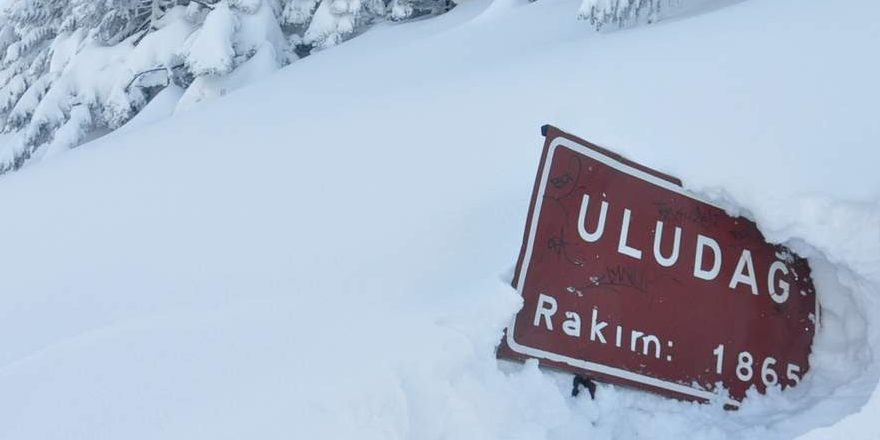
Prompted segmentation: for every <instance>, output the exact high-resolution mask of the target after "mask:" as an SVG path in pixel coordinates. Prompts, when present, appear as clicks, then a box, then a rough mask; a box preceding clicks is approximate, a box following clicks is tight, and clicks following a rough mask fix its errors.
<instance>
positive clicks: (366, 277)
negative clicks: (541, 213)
mask: <svg viewBox="0 0 880 440" xmlns="http://www.w3.org/2000/svg"><path fill="white" fill-rule="evenodd" d="M578 2H579V0H540V1H538V2H535V3H527V2H526V1H523V0H495V1H494V2H491V3H490V2H488V1H487V0H468V1H465V2H463V3H461V4H460V5H459V6H458V7H457V8H455V9H454V10H453V11H452V12H450V13H448V14H446V15H443V16H441V17H439V18H435V19H431V20H424V21H420V22H415V23H411V24H405V25H385V26H381V27H379V28H378V29H375V30H374V31H372V32H370V33H368V34H365V35H363V36H361V37H359V38H357V39H354V40H352V41H350V42H348V43H345V44H343V45H340V46H339V47H337V48H334V49H332V50H327V51H323V52H321V53H319V54H317V55H314V56H311V57H308V58H306V59H304V60H302V61H299V62H296V63H294V64H293V65H291V66H290V67H288V68H285V69H283V70H281V71H280V72H279V73H276V74H272V75H269V76H268V77H267V78H266V79H264V80H263V81H261V82H260V83H259V84H257V85H254V86H250V87H246V88H243V89H239V90H237V91H235V92H232V93H229V94H228V95H226V96H224V97H223V98H222V99H218V100H215V101H212V102H210V103H206V104H205V105H200V106H197V107H195V108H193V109H191V110H190V111H188V112H184V113H178V114H176V115H175V116H174V117H172V118H167V119H164V120H163V121H161V122H154V121H155V120H158V119H162V117H163V115H170V114H171V113H172V111H173V108H172V105H173V102H174V99H165V98H164V97H163V98H162V99H164V101H156V102H155V104H153V109H152V110H151V112H150V116H149V117H148V118H147V117H145V118H144V119H143V120H142V121H139V122H137V123H133V125H132V126H130V127H129V128H128V129H124V130H121V131H120V132H118V133H116V134H113V135H110V136H106V137H104V138H101V139H98V140H96V141H93V142H91V143H88V144H86V145H85V146H83V147H81V148H78V149H76V150H74V151H73V152H70V153H65V154H59V155H56V156H54V157H52V159H51V160H47V161H44V162H43V163H41V164H40V165H39V166H33V167H28V168H27V169H24V170H23V171H21V172H18V173H13V174H11V175H8V176H6V177H4V178H2V179H0V200H2V203H3V216H2V217H0V229H2V230H3V231H4V236H3V240H2V248H0V249H2V251H0V274H2V279H3V281H4V282H3V285H2V289H0V347H2V348H3V349H2V350H0V390H2V392H0V439H10V440H12V439H14V440H28V439H121V438H124V439H131V440H136V439H157V438H162V439H166V438H180V439H212V440H217V439H244V438H247V439H276V438H277V439H281V438H302V439H355V438H357V439H556V440H566V439H583V438H590V439H681V438H690V439H756V438H761V439H783V438H796V437H799V436H803V438H805V439H841V438H846V439H848V440H855V439H873V438H877V436H878V435H880V434H878V433H880V419H878V417H877V415H878V414H880V392H878V391H877V382H878V371H880V358H878V355H877V354H876V353H877V350H878V349H880V328H878V324H880V302H878V299H880V177H878V175H877V173H876V167H877V164H878V163H880V148H878V144H880V123H878V117H877V115H878V112H877V103H878V101H880V99H878V98H880V82H878V81H877V78H880V61H878V58H877V57H876V56H875V52H876V48H877V47H878V43H880V26H877V25H876V22H875V20H876V17H877V16H880V3H878V2H876V1H875V0H852V1H851V2H848V3H847V7H846V8H832V7H828V5H827V2H825V1H821V0H797V1H795V0H774V1H770V0H751V1H747V2H743V3H738V4H735V5H733V6H730V7H727V8H723V9H718V10H714V11H711V12H709V13H705V14H702V15H696V16H692V17H688V18H685V19H679V20H675V21H669V22H665V23H661V24H659V25H654V26H648V27H641V28H635V29H631V30H627V31H623V32H614V33H608V34H598V35H597V34H594V33H592V32H591V31H590V30H589V28H588V26H586V25H585V23H583V22H578V21H576V20H575V19H574V13H573V11H576V10H577V7H578ZM353 72H356V75H353V74H352V73H353ZM168 93H171V94H172V95H173V94H179V93H180V91H179V90H178V91H170V92H168ZM169 96H170V95H169ZM160 97H161V96H160ZM171 98H173V96H171ZM157 99H159V98H157ZM543 123H554V124H555V125H557V126H559V127H561V128H563V129H565V130H568V131H571V132H573V133H575V134H577V135H580V136H582V137H585V138H587V139H589V140H591V141H594V142H596V143H598V144H600V145H603V146H606V147H608V148H611V149H613V150H616V151H618V152H620V153H623V154H624V155H626V156H628V157H630V158H632V159H634V160H637V161H639V162H641V163H644V164H646V165H649V166H651V167H654V168H657V169H659V170H662V171H665V172H668V173H670V174H674V175H677V176H679V177H681V178H683V180H684V182H685V185H686V186H687V187H688V188H690V189H691V190H693V191H695V192H699V193H700V194H702V195H704V196H708V197H711V198H713V199H715V200H717V201H718V202H719V203H722V204H723V205H724V206H727V207H729V209H730V211H731V212H732V213H740V214H744V215H747V216H749V217H751V218H753V219H754V220H755V221H756V222H757V223H758V225H759V227H760V228H761V230H762V231H763V232H764V233H765V235H766V236H767V237H768V238H769V239H770V240H772V241H775V242H782V243H785V244H787V245H789V246H791V247H793V248H794V249H796V250H797V251H799V252H800V253H802V254H804V255H805V256H808V257H809V258H810V261H811V264H812V266H813V269H814V278H815V281H816V284H817V288H818V291H819V295H820V301H821V303H822V306H823V314H822V327H821V329H820V332H819V334H818V336H817V340H816V345H815V347H814V354H813V357H812V359H811V363H812V370H811V372H810V373H809V374H807V376H806V377H805V379H804V382H803V383H802V384H801V385H800V386H799V387H797V388H794V389H792V390H789V391H785V392H782V393H778V392H777V393H774V394H772V395H768V396H751V397H749V398H748V399H747V400H746V402H745V404H744V406H743V408H742V409H740V410H739V411H725V410H724V409H722V408H721V407H720V406H719V405H700V404H695V403H684V402H678V401H673V400H668V399H665V398H662V397H658V396H655V395H651V394H645V393H641V392H637V391H633V390H629V389H625V388H621V387H615V386H610V385H600V389H599V390H598V396H597V397H598V399H597V400H596V401H591V400H589V399H587V398H583V397H581V398H572V397H570V396H569V391H570V388H569V386H570V376H567V375H564V374H560V373H554V372H549V371H541V370H539V369H538V368H537V367H536V365H535V364H534V363H527V364H526V365H525V366H521V365H519V364H514V363H508V362H499V361H497V360H496V359H495V355H494V347H495V344H496V343H497V342H498V340H499V339H500V337H501V334H502V330H503V328H504V327H505V325H506V324H507V323H508V322H509V320H510V318H511V316H512V314H513V313H515V311H516V310H517V309H518V307H519V304H520V301H519V298H518V296H517V295H516V293H515V291H514V290H513V289H512V288H510V287H509V285H508V282H509V278H510V274H511V272H512V267H513V265H514V262H515V259H516V256H517V252H518V249H519V246H520V241H521V238H522V228H523V225H524V222H525V215H526V210H527V207H528V199H529V196H530V193H531V188H532V184H533V179H534V175H535V169H536V167H537V162H538V157H539V154H540V147H541V144H542V138H541V137H540V136H539V131H538V128H539V127H540V125H541V124H543Z"/></svg>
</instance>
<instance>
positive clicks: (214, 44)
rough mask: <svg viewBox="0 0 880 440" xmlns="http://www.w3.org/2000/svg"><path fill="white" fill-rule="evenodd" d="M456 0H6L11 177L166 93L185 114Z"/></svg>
mask: <svg viewBox="0 0 880 440" xmlns="http://www.w3.org/2000/svg"><path fill="white" fill-rule="evenodd" d="M452 6H454V3H452V0H6V8H5V9H4V10H3V11H0V126H2V129H3V131H5V132H12V133H15V136H14V137H13V138H12V139H13V140H12V141H11V142H10V144H9V145H7V147H6V148H4V150H3V151H2V154H0V174H3V173H5V172H7V171H10V170H15V169H18V168H20V167H21V166H23V165H25V164H26V163H28V162H29V161H31V160H33V159H35V158H39V157H42V156H45V155H50V154H54V153H55V152H57V151H62V150H64V149H68V148H73V147H75V146H77V145H79V144H81V143H82V142H84V141H85V140H86V139H89V138H91V137H94V136H95V135H96V134H98V133H104V132H106V131H108V130H112V129H115V128H117V127H119V126H121V125H122V124H124V123H125V122H127V121H128V120H129V119H131V118H132V117H133V116H134V115H135V114H137V113H138V112H139V111H140V110H141V109H142V108H143V107H144V106H145V105H147V103H148V102H149V101H150V100H151V99H152V98H153V97H154V96H156V95H157V94H158V93H159V92H160V91H161V90H164V89H166V88H169V87H171V88H177V89H179V90H180V92H179V93H177V95H176V96H179V100H178V104H177V111H184V110H187V109H189V108H191V107H192V106H194V105H196V104H197V103H199V102H201V101H204V100H206V99H211V98H214V97H217V96H221V95H223V94H225V93H227V92H228V91H230V90H233V89H236V88H238V87H241V86H242V85H244V84H246V83H248V82H251V81H253V80H255V79H257V78H259V77H261V76H264V75H266V74H268V73H270V72H272V71H275V70H277V69H278V68H280V67H281V66H283V65H285V64H288V63H290V62H291V61H294V60H296V59H297V58H298V55H300V56H302V55H308V53H310V52H311V51H312V50H313V49H315V50H320V49H325V48H328V47H330V46H333V45H335V44H338V43H340V42H342V41H344V40H346V39H348V38H351V37H353V36H355V35H358V34H360V33H362V32H364V31H365V30H366V29H367V28H368V27H369V26H371V25H372V24H374V23H376V22H379V21H383V20H388V21H399V20H404V19H406V18H410V17H417V16H422V15H426V14H439V13H442V12H445V11H447V10H448V9H450V8H451V7H452Z"/></svg>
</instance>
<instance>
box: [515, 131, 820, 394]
mask: <svg viewBox="0 0 880 440" xmlns="http://www.w3.org/2000/svg"><path fill="white" fill-rule="evenodd" d="M545 136H546V139H545V143H544V152H543V155H542V158H541V164H540V167H539V168H538V176H537V179H536V182H535V189H534V191H533V193H532V201H531V207H530V210H529V216H528V220H527V224H526V231H525V235H524V239H523V246H522V250H521V252H520V257H519V263H518V264H517V272H516V275H515V278H514V282H513V283H514V286H515V287H516V288H517V290H518V291H519V293H520V294H521V295H522V296H523V300H524V305H523V308H522V310H521V311H520V312H519V313H518V314H517V315H516V317H515V318H514V321H513V323H512V324H511V325H510V327H508V329H507V334H506V337H505V339H504V341H503V343H502V345H501V348H500V349H499V355H500V356H503V357H509V358H517V359H524V358H536V359H539V360H540V362H541V363H542V364H544V365H549V366H553V367H557V368H561V369H564V370H567V371H571V372H574V373H577V374H582V375H586V376H590V377H594V378H599V379H602V380H607V381H609V382H615V383H621V384H625V385H631V386H636V387H640V388H645V389H649V390H652V391H655V392H659V393H661V394H666V395H669V396H672V397H675V398H684V399H693V400H706V399H711V398H714V397H716V396H717V395H718V393H719V392H723V391H722V390H721V389H719V388H718V384H721V385H722V386H723V388H726V389H727V390H728V392H729V396H730V397H732V398H733V399H736V400H741V399H742V398H743V397H744V396H745V392H746V390H747V389H748V388H750V387H752V386H755V387H756V388H757V389H758V391H760V392H764V391H765V389H766V388H767V387H768V386H781V387H783V388H785V387H789V386H794V385H796V384H798V383H799V382H800V380H801V378H802V377H803V375H804V374H805V373H806V372H807V370H808V368H809V363H808V358H809V354H810V346H811V345H812V341H813V335H814V333H815V328H816V322H817V321H818V317H817V313H818V308H817V305H816V294H815V290H814V287H813V284H812V281H811V279H810V267H809V265H808V264H807V261H806V260H804V259H803V258H800V257H798V256H797V255H795V254H794V253H792V252H791V251H790V250H788V249H787V248H785V247H782V246H775V245H771V244H768V243H766V242H765V241H764V237H763V236H762V235H761V233H760V232H759V231H758V229H757V227H756V226H755V224H754V223H752V222H751V221H748V220H746V219H744V218H741V217H731V216H728V215H727V214H726V213H725V212H724V210H722V209H721V208H719V207H717V206H715V205H713V204H712V203H710V202H708V201H706V200H703V199H701V198H699V197H697V196H695V195H693V194H690V193H688V192H687V191H685V190H684V189H683V188H682V187H681V186H680V182H679V181H678V180H677V179H675V178H672V177H670V176H667V175H664V174H662V173H659V172H657V171H654V170H651V169H649V168H646V167H644V166H641V165H639V164H636V163H634V162H631V161H629V160H626V159H624V158H622V157H620V156H619V155H616V154H614V153H611V152H609V151H607V150H604V149H602V148H599V147H597V146H595V145H592V144H590V143H589V142H586V141H584V140H582V139H579V138H577V137H575V136H572V135H570V134H568V133H564V132H562V131H560V130H558V129H556V128H554V127H550V126H546V127H545ZM729 402H730V403H735V402H734V401H733V400H731V401H729Z"/></svg>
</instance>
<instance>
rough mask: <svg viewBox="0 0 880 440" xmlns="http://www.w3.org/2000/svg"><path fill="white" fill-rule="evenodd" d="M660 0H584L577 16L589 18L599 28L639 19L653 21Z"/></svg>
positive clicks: (621, 25)
mask: <svg viewBox="0 0 880 440" xmlns="http://www.w3.org/2000/svg"><path fill="white" fill-rule="evenodd" d="M661 2H662V0H584V1H583V3H582V4H581V7H580V10H579V11H578V18H580V19H582V20H589V22H590V24H592V25H593V27H595V28H596V30H601V29H603V28H604V27H605V26H617V27H624V26H627V25H630V24H633V23H636V22H639V21H647V22H649V23H650V22H654V21H656V19H657V15H658V14H659V12H660V7H661Z"/></svg>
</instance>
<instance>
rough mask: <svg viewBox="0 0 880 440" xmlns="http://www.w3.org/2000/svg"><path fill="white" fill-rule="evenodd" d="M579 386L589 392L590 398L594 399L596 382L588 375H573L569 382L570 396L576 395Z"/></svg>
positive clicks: (579, 389) (578, 391) (579, 390)
mask: <svg viewBox="0 0 880 440" xmlns="http://www.w3.org/2000/svg"><path fill="white" fill-rule="evenodd" d="M581 386H583V387H584V388H586V389H587V391H589V392H590V399H593V400H596V383H595V382H593V380H592V379H590V378H589V377H583V376H575V377H574V380H573V381H572V383H571V397H577V396H578V395H579V394H580V393H581Z"/></svg>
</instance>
